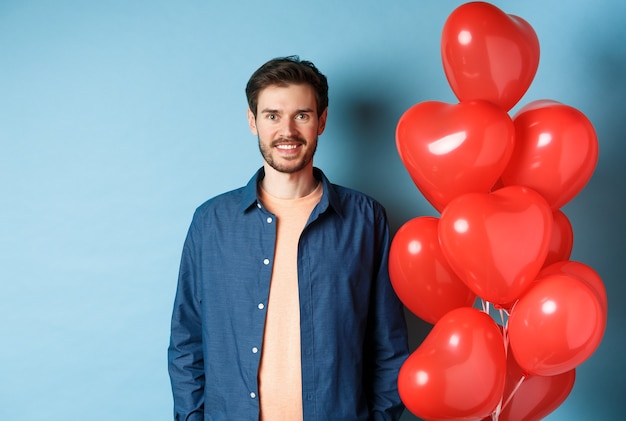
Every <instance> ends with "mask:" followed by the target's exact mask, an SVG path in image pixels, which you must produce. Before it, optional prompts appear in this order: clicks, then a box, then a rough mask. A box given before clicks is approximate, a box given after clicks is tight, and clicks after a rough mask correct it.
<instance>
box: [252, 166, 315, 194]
mask: <svg viewBox="0 0 626 421" xmlns="http://www.w3.org/2000/svg"><path fill="white" fill-rule="evenodd" d="M264 169H265V177H264V178H263V180H262V181H261V187H262V188H263V190H265V191H266V192H267V193H268V194H270V195H272V196H274V197H277V198H279V199H298V198H300V197H304V196H308V195H309V194H311V192H313V190H315V188H316V187H317V184H318V180H317V179H315V177H314V176H313V166H312V165H311V166H307V167H306V168H304V169H302V170H301V171H298V172H296V173H292V174H289V173H282V172H279V171H276V170H275V169H273V168H272V167H270V166H269V165H267V164H264Z"/></svg>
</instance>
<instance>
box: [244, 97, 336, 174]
mask: <svg viewBox="0 0 626 421" xmlns="http://www.w3.org/2000/svg"><path fill="white" fill-rule="evenodd" d="M326 113H327V111H326V110H324V113H323V114H322V115H321V116H320V117H319V118H318V116H317V103H316V100H315V92H314V91H313V88H312V87H311V86H309V85H288V86H284V87H283V86H269V87H267V88H265V89H263V90H262V91H261V92H260V93H259V98H258V104H257V116H256V118H255V117H254V115H253V114H252V111H250V110H248V124H249V125H250V130H251V131H252V133H253V134H255V135H257V136H258V138H259V149H260V150H261V154H262V155H263V159H264V160H265V162H267V164H268V165H269V166H270V167H272V168H274V169H275V170H276V171H279V172H283V173H290V174H293V173H296V172H298V171H301V170H302V169H304V168H307V167H310V166H312V165H313V155H314V154H315V149H316V148H317V138H318V136H319V135H321V134H322V132H323V131H324V128H325V126H326Z"/></svg>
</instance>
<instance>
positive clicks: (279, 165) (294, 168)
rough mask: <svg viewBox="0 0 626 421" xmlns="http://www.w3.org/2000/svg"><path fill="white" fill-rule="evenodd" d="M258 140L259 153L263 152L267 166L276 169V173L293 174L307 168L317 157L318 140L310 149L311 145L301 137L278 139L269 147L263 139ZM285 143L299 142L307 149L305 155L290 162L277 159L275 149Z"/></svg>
mask: <svg viewBox="0 0 626 421" xmlns="http://www.w3.org/2000/svg"><path fill="white" fill-rule="evenodd" d="M258 139H259V151H260V152H261V155H262V156H263V159H264V160H265V162H267V164H268V165H269V166H270V167H272V168H274V169H275V170H276V171H278V172H282V173H286V174H293V173H296V172H298V171H300V170H302V169H304V168H306V166H307V165H309V164H310V163H311V161H312V160H313V156H314V155H315V151H316V150H317V138H316V139H315V141H314V142H313V143H312V147H311V148H308V149H307V148H306V147H307V146H309V143H308V142H307V141H306V140H305V139H303V138H301V137H289V138H282V139H278V140H275V141H273V142H271V143H270V145H269V146H268V145H266V144H264V143H263V142H262V141H261V137H259V138H258ZM284 142H292V143H293V142H297V143H299V144H301V145H302V147H304V148H305V151H304V155H298V156H297V157H295V158H293V159H290V160H285V159H284V158H280V157H279V158H276V159H275V158H274V155H273V152H274V147H275V146H276V145H279V144H281V143H284Z"/></svg>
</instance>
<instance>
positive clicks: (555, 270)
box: [537, 260, 609, 317]
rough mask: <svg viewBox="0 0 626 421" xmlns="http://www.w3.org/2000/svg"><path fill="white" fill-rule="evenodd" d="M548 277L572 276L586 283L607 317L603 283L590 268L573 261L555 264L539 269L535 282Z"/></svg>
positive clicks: (606, 302)
mask: <svg viewBox="0 0 626 421" xmlns="http://www.w3.org/2000/svg"><path fill="white" fill-rule="evenodd" d="M549 275H567V276H573V277H575V278H577V279H579V280H581V281H583V282H584V283H586V284H587V286H589V287H590V288H591V289H592V290H593V291H594V292H595V293H596V296H597V297H598V299H599V300H600V307H602V310H603V311H604V317H607V311H608V306H609V302H608V299H607V296H606V288H605V287H604V281H602V278H601V277H600V275H599V274H598V272H596V271H595V270H594V269H593V268H592V267H591V266H588V265H586V264H584V263H581V262H576V261H574V260H566V261H562V262H556V263H553V264H551V265H549V266H545V267H544V268H543V269H541V272H539V275H537V281H539V280H540V279H541V278H544V277H546V276H549Z"/></svg>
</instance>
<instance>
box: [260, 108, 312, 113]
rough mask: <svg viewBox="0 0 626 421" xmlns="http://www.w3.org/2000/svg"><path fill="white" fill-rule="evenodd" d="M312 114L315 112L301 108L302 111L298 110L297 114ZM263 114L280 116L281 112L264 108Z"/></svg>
mask: <svg viewBox="0 0 626 421" xmlns="http://www.w3.org/2000/svg"><path fill="white" fill-rule="evenodd" d="M312 112H315V110H314V109H312V108H301V109H298V110H296V112H295V114H302V113H312ZM261 114H280V110H276V109H273V108H264V109H263V110H261Z"/></svg>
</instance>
